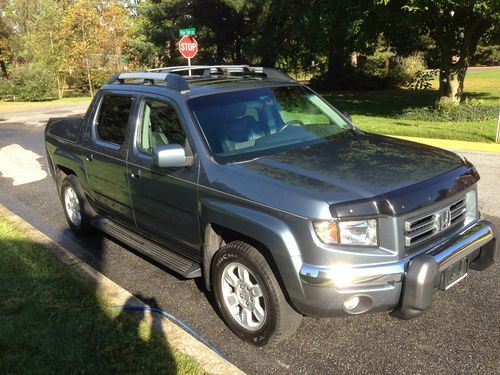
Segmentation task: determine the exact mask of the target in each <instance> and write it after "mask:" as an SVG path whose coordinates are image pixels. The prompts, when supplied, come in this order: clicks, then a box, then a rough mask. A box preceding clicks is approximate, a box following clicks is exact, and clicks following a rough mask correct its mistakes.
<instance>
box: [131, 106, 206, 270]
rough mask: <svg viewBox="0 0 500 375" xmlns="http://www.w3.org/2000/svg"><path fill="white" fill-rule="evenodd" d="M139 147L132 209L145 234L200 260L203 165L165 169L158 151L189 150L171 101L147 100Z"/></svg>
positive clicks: (133, 159) (135, 155)
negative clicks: (169, 147) (155, 156)
mask: <svg viewBox="0 0 500 375" xmlns="http://www.w3.org/2000/svg"><path fill="white" fill-rule="evenodd" d="M139 111H140V112H139V121H137V125H136V126H137V128H136V131H135V140H134V145H133V148H132V150H131V152H129V156H128V164H127V165H128V169H129V170H128V178H129V186H130V197H131V201H132V207H133V210H134V215H135V219H136V223H137V227H138V229H139V230H140V231H142V232H143V233H144V234H146V235H147V236H148V237H149V238H151V239H153V240H154V241H156V242H158V243H160V244H163V245H164V246H166V247H168V248H169V249H171V250H174V251H177V252H179V253H182V254H183V255H185V256H188V257H190V258H192V259H193V260H200V258H201V255H200V251H199V249H200V238H199V237H200V236H199V228H198V220H197V217H198V214H197V199H198V189H197V176H198V168H199V163H198V162H197V161H196V159H195V161H194V163H193V165H192V166H190V167H180V168H159V167H155V166H154V165H153V163H152V150H153V149H154V148H155V147H156V146H159V145H163V144H180V145H182V146H184V147H186V146H188V147H189V144H188V138H187V135H186V132H185V130H184V127H183V124H182V120H181V119H182V117H181V116H179V114H178V113H179V112H178V111H177V109H176V107H175V104H174V103H173V102H171V101H169V100H167V99H165V98H160V97H143V98H142V99H141V103H140V107H139Z"/></svg>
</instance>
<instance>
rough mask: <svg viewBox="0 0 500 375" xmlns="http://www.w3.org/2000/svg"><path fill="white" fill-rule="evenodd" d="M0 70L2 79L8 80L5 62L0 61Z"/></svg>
mask: <svg viewBox="0 0 500 375" xmlns="http://www.w3.org/2000/svg"><path fill="white" fill-rule="evenodd" d="M0 69H1V70H2V77H3V78H9V73H8V72H7V66H6V65H5V61H3V60H0Z"/></svg>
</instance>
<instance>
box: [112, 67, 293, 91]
mask: <svg viewBox="0 0 500 375" xmlns="http://www.w3.org/2000/svg"><path fill="white" fill-rule="evenodd" d="M191 71H195V72H196V71H201V74H198V75H193V76H189V77H188V76H186V75H181V74H179V73H182V72H191ZM231 76H233V77H234V76H235V77H243V78H245V77H249V78H250V77H254V78H255V77H260V78H266V79H270V80H273V81H279V82H286V83H292V82H295V80H293V79H292V78H291V77H289V76H288V75H286V74H285V73H283V72H281V71H279V70H277V69H273V68H264V67H253V66H249V65H191V66H167V67H163V68H155V69H149V70H147V71H144V72H135V73H120V74H117V75H115V76H113V78H111V80H110V81H109V82H108V84H124V83H125V80H131V81H142V84H145V85H154V84H156V82H158V81H159V82H160V83H164V84H165V86H166V87H167V88H169V89H172V90H176V91H180V92H187V91H189V90H190V87H189V85H188V80H189V82H195V81H197V80H206V79H210V78H215V77H231Z"/></svg>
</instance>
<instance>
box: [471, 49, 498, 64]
mask: <svg viewBox="0 0 500 375" xmlns="http://www.w3.org/2000/svg"><path fill="white" fill-rule="evenodd" d="M471 65H472V66H478V65H482V66H496V65H500V45H498V44H497V45H492V46H481V45H480V46H477V50H476V53H475V54H474V56H472V59H471Z"/></svg>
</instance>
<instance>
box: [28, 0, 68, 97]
mask: <svg viewBox="0 0 500 375" xmlns="http://www.w3.org/2000/svg"><path fill="white" fill-rule="evenodd" d="M63 15H64V7H63V5H62V4H61V1H58V0H43V6H41V7H40V10H39V12H38V13H37V14H36V15H35V16H34V17H33V19H32V20H31V21H29V22H28V24H27V26H28V31H27V32H26V35H25V36H24V43H23V47H24V48H23V56H24V57H25V60H26V62H27V63H28V64H35V65H37V66H38V67H40V68H42V69H44V70H46V71H47V72H49V73H50V74H51V75H52V76H53V77H54V79H55V81H56V84H57V92H58V96H59V98H62V97H63V94H64V88H65V75H64V74H63V73H62V71H63V64H64V48H63V45H62V40H61V37H60V32H59V31H60V23H61V19H62V18H63Z"/></svg>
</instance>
